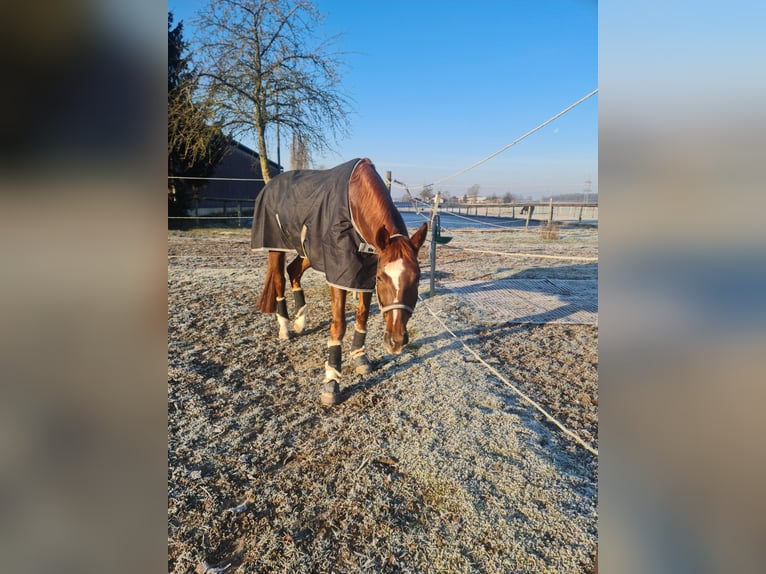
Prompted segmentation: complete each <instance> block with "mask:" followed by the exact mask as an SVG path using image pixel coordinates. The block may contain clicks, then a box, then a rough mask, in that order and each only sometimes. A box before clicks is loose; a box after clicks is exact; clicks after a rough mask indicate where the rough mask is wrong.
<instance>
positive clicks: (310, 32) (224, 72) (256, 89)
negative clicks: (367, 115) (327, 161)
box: [195, 0, 349, 180]
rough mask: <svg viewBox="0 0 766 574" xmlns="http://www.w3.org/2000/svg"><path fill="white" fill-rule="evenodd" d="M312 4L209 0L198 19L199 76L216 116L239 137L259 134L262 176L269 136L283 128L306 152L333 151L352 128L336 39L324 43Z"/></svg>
mask: <svg viewBox="0 0 766 574" xmlns="http://www.w3.org/2000/svg"><path fill="white" fill-rule="evenodd" d="M321 21H322V15H321V14H320V13H319V12H318V11H317V9H316V8H315V7H314V5H313V4H312V3H311V2H310V1H309V0H210V3H209V5H208V6H207V8H206V9H205V10H204V11H202V12H201V13H200V14H199V16H198V18H197V19H196V20H195V23H196V25H197V31H198V38H197V42H196V44H195V46H196V56H197V58H198V60H199V67H200V72H201V74H200V75H201V77H202V78H203V82H204V85H205V88H206V90H207V93H208V94H209V95H210V101H211V102H212V103H213V105H214V107H215V109H216V112H217V117H218V118H219V119H220V121H221V124H222V125H223V127H224V129H226V130H227V131H230V132H231V133H232V134H233V135H234V136H235V137H238V136H240V135H242V134H250V135H254V136H255V139H256V141H257V142H258V154H259V156H260V161H261V172H262V173H263V177H264V179H266V180H268V179H269V171H268V157H267V156H268V154H267V151H266V150H267V146H266V137H267V133H269V129H270V128H272V127H274V126H279V127H281V128H282V129H286V130H287V131H288V132H291V133H298V134H300V137H301V138H302V140H303V142H304V144H305V146H306V148H307V149H308V150H317V151H318V150H324V149H329V148H331V145H330V141H329V140H328V136H331V139H332V140H333V141H337V138H338V137H339V136H341V135H345V134H346V132H347V130H348V120H347V111H346V108H347V107H348V106H349V103H348V101H347V100H346V98H345V97H344V96H343V95H342V93H341V91H340V69H341V65H342V62H341V59H340V54H339V53H337V52H331V51H330V48H331V46H332V44H333V42H334V41H335V40H336V38H330V39H328V40H321V39H319V38H318V36H317V33H316V31H317V29H318V26H319V24H320V23H321Z"/></svg>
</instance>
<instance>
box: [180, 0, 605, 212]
mask: <svg viewBox="0 0 766 574" xmlns="http://www.w3.org/2000/svg"><path fill="white" fill-rule="evenodd" d="M314 3H315V5H316V6H317V8H318V9H319V10H320V12H322V13H323V14H324V15H325V17H326V19H325V22H324V30H325V31H326V34H327V35H334V34H338V33H340V34H342V37H341V38H340V39H339V40H338V42H337V43H336V44H335V46H336V48H337V50H338V51H342V52H346V53H347V55H346V62H347V69H346V71H345V73H344V80H343V85H344V88H345V91H346V93H347V95H348V96H349V98H350V99H351V100H352V102H353V111H352V113H351V114H350V123H351V134H350V136H349V137H347V138H345V139H343V140H342V141H339V142H338V143H337V144H336V145H335V146H334V148H335V150H336V151H335V152H334V153H328V154H325V155H324V156H321V157H314V158H313V159H314V164H315V167H331V166H333V165H336V164H338V163H341V162H343V161H345V160H347V159H351V158H353V157H360V156H366V157H369V158H370V159H372V160H373V162H374V163H375V165H376V167H377V168H378V171H379V172H380V173H381V174H382V173H383V172H384V171H385V170H391V171H392V173H393V177H394V179H399V180H401V181H403V182H405V183H407V184H408V185H411V186H413V188H417V187H420V186H422V185H424V184H427V183H431V182H434V181H437V180H440V179H442V178H444V177H446V176H448V175H450V174H452V173H454V172H456V171H459V170H460V169H462V168H464V167H467V166H469V165H471V164H473V163H474V162H476V161H478V160H480V159H482V158H484V157H486V156H487V155H489V154H491V153H493V152H495V151H497V150H498V149H500V148H502V147H503V146H505V145H507V144H508V143H510V142H511V141H513V140H515V139H516V138H518V137H519V136H521V135H522V134H524V133H526V132H527V131H529V130H530V129H532V128H534V127H536V126H537V125H538V124H540V123H542V122H543V121H545V120H547V119H548V118H550V117H551V116H553V115H555V114H557V113H558V112H560V111H561V110H563V109H564V108H566V107H567V106H568V105H570V104H572V103H574V102H575V101H577V100H579V99H580V98H581V97H583V96H585V95H586V94H588V93H590V92H591V91H593V90H594V89H596V88H597V87H598V73H597V69H598V53H597V49H598V47H597V40H598V5H597V2H595V1H586V0H547V1H545V2H540V1H533V0H516V1H506V0H493V1H476V2H465V1H462V2H453V1H450V0H435V1H426V0H420V1H413V0H409V1H402V0H362V1H357V2H347V1H339V0H334V1H333V0H315V2H314ZM205 5H206V2H205V1H204V0H193V1H189V0H186V1H182V0H170V2H169V3H168V8H169V9H170V10H172V11H173V14H174V16H175V21H176V22H177V21H179V20H183V21H184V24H185V26H184V34H185V38H186V39H187V40H188V39H190V38H191V37H192V35H193V32H194V31H193V27H192V25H191V20H192V19H193V17H194V14H195V13H196V12H197V10H199V9H201V8H203V7H204V6H205ZM243 143H245V144H248V145H253V144H254V142H248V141H246V140H245V141H243ZM269 144H270V145H269V148H270V153H272V154H273V155H274V157H275V156H276V144H275V142H273V141H272V142H269ZM281 155H282V163H283V164H285V165H289V156H288V155H287V145H285V142H283V143H282V149H281ZM586 180H590V181H591V182H592V184H591V189H592V190H593V191H594V192H595V191H597V190H598V95H596V96H594V97H592V98H590V99H589V100H587V101H586V102H584V103H583V104H581V105H579V106H578V107H576V108H575V109H573V110H572V111H570V112H568V113H567V114H566V115H564V116H563V117H561V118H559V119H558V120H556V121H555V122H553V123H551V124H549V125H548V126H546V127H545V128H543V129H542V130H540V131H539V132H537V133H535V134H533V135H531V136H530V137H529V138H527V139H525V140H524V141H522V142H520V143H519V144H517V145H515V146H513V147H511V148H510V149H509V150H507V151H505V152H504V153H502V154H501V155H499V156H497V157H496V158H494V159H492V160H490V161H488V162H487V163H485V164H483V165H481V166H480V167H478V168H476V169H474V170H471V171H469V172H467V173H466V174H463V175H461V176H459V177H456V178H454V179H451V180H449V181H446V182H444V183H443V184H440V185H438V186H437V187H436V189H441V190H445V191H447V192H449V193H450V194H452V195H462V194H464V193H465V192H466V190H467V189H468V187H470V186H471V185H473V184H478V185H479V186H480V195H491V194H497V195H499V196H502V195H504V194H505V193H507V192H510V193H514V194H516V195H520V196H532V197H534V198H537V197H540V196H543V195H548V194H557V193H569V192H581V191H582V190H583V188H584V187H585V181H586ZM399 195H400V190H397V189H395V190H394V196H395V197H399Z"/></svg>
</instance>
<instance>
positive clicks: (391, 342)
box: [383, 331, 410, 355]
mask: <svg viewBox="0 0 766 574" xmlns="http://www.w3.org/2000/svg"><path fill="white" fill-rule="evenodd" d="M409 342H410V337H409V335H407V331H404V333H403V334H402V335H401V336H399V337H396V336H392V335H391V334H390V333H383V346H384V347H385V348H386V351H387V352H389V353H391V354H392V355H398V354H400V353H401V352H402V351H403V350H404V348H405V347H406V346H407V344H408V343H409Z"/></svg>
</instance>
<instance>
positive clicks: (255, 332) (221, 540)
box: [168, 227, 598, 572]
mask: <svg viewBox="0 0 766 574" xmlns="http://www.w3.org/2000/svg"><path fill="white" fill-rule="evenodd" d="M453 235H454V239H453V241H452V242H451V243H450V244H449V245H448V246H439V247H438V249H437V259H438V265H437V272H436V287H437V289H436V294H435V296H434V297H428V296H427V295H428V284H429V281H428V279H429V269H428V261H427V255H428V249H429V245H428V243H427V244H426V245H425V246H424V248H423V250H422V252H421V267H422V268H423V279H422V281H421V287H420V291H421V295H422V296H423V300H422V301H421V302H420V303H419V304H418V307H417V309H416V311H415V315H414V316H413V318H412V319H411V321H410V340H411V344H410V346H409V348H408V349H407V350H406V351H405V352H404V353H403V354H401V355H399V356H390V355H386V354H385V352H384V350H383V347H382V321H381V318H380V316H379V314H377V313H376V310H377V305H376V304H374V305H373V311H372V313H371V319H370V324H369V335H368V338H367V348H368V356H369V358H370V359H371V360H372V362H373V363H374V366H375V369H374V371H373V372H372V374H370V375H367V376H364V377H362V376H359V375H354V374H352V372H351V371H350V369H347V368H344V377H345V379H344V381H343V384H342V387H343V393H344V401H343V403H341V404H340V405H338V406H336V407H331V408H328V407H322V406H321V405H320V404H319V400H318V397H319V387H320V383H321V380H322V376H323V372H324V369H323V365H324V360H325V354H326V341H327V334H328V328H329V311H330V306H329V298H328V289H327V285H326V283H325V282H324V278H323V276H322V275H320V274H318V273H316V272H312V271H309V272H307V274H306V275H305V278H304V289H305V291H306V299H307V301H308V302H309V305H310V307H311V310H310V319H309V328H308V330H307V332H306V333H304V334H303V335H301V336H299V337H296V338H294V339H293V340H291V341H288V342H285V341H280V340H278V339H277V337H276V331H277V330H276V321H275V319H274V317H273V316H267V315H261V314H259V313H257V312H256V311H255V300H256V298H257V296H258V294H259V292H260V289H261V286H262V281H263V275H264V270H265V258H266V257H265V254H263V253H259V252H252V251H251V250H250V248H249V237H248V233H247V231H245V230H228V231H226V230H195V231H185V232H184V231H173V232H169V233H168V571H169V572H194V571H197V572H205V571H209V572H214V571H215V572H265V571H276V572H331V571H334V572H425V571H427V572H588V571H590V569H591V567H592V562H593V557H594V555H595V552H596V545H597V524H596V523H597V479H598V460H597V457H596V456H594V455H593V454H591V453H590V452H588V451H587V450H585V449H584V448H583V447H582V446H580V445H578V444H577V443H576V442H574V441H573V440H572V439H571V438H569V437H567V436H566V435H564V434H563V433H562V432H561V431H560V430H559V429H558V428H556V427H555V426H553V425H552V424H551V423H549V422H548V421H547V420H546V419H545V417H544V416H543V415H542V414H540V413H539V412H538V411H537V410H535V409H534V408H532V407H531V406H530V405H529V404H528V403H527V402H526V401H524V400H523V399H521V398H520V397H519V395H518V394H517V393H516V392H515V391H514V389H513V388H511V387H510V386H509V385H508V384H507V383H510V384H512V385H514V386H515V387H516V388H518V389H519V390H521V391H522V392H524V393H526V394H527V395H529V396H530V397H531V398H533V399H534V400H536V401H537V402H539V403H540V404H541V405H542V406H543V407H544V408H545V409H546V410H547V411H548V412H549V413H550V414H552V415H553V416H554V417H555V418H556V419H557V420H559V421H560V422H561V423H562V424H564V425H565V426H566V427H568V428H569V429H570V430H572V431H573V432H574V433H576V434H577V435H578V436H579V437H580V438H581V439H582V440H583V441H584V442H585V443H587V444H589V445H591V446H592V447H593V448H598V378H597V367H598V349H597V344H598V327H597V326H596V325H577V324H542V325H535V324H511V323H505V324H504V323H496V322H494V321H493V320H492V317H491V316H487V315H486V314H484V313H482V312H481V310H477V309H476V308H473V307H471V306H470V305H468V304H467V303H466V302H465V301H464V300H462V299H461V298H460V297H459V296H458V295H456V294H454V293H452V292H450V291H448V290H447V289H445V288H444V287H443V285H444V284H446V283H447V282H448V281H451V280H459V279H461V280H476V281H481V280H486V279H487V278H493V279H496V278H504V277H512V278H530V279H538V278H556V279H591V280H592V279H596V278H597V265H596V263H588V262H574V263H573V261H571V260H566V259H561V260H556V259H549V258H542V257H541V258H539V259H538V258H535V257H508V256H503V255H498V254H490V253H483V254H480V253H476V252H469V251H464V250H463V249H464V248H466V247H469V248H477V246H480V247H481V248H482V249H484V250H486V251H497V252H514V253H525V254H527V255H529V254H533V255H534V254H540V255H561V256H576V257H597V256H598V236H597V231H596V230H594V229H589V228H579V227H574V228H571V229H562V230H561V234H560V238H559V239H558V240H549V239H542V238H541V237H540V235H539V234H538V233H537V232H536V231H533V230H530V231H471V230H466V231H460V232H455V233H453ZM290 307H291V310H292V302H290ZM353 310H354V301H353V298H349V302H348V307H347V317H348V319H349V324H350V325H353ZM442 323H443V324H442ZM444 325H446V326H448V327H449V329H451V330H452V331H453V332H454V333H455V335H456V336H457V338H455V337H453V335H452V334H450V333H449V332H448V331H447V330H445V328H444ZM350 338H351V337H350V334H349V335H347V337H346V339H347V341H346V342H345V344H344V349H345V350H346V351H347V350H348V348H349V346H350ZM464 345H467V346H468V347H470V348H471V349H473V350H474V351H475V352H476V353H477V354H478V355H479V356H480V357H482V358H483V359H484V360H485V361H486V362H487V363H488V364H490V365H491V366H492V367H493V368H494V369H496V370H497V371H498V372H499V373H500V374H501V375H502V377H503V378H504V379H505V381H503V380H501V379H500V378H499V377H498V376H496V375H495V374H493V373H492V372H491V371H490V370H489V369H487V367H486V366H485V365H484V364H482V363H481V362H479V361H478V360H477V359H476V357H475V355H474V354H473V353H471V352H469V351H468V350H467V349H466V347H465V346H464ZM347 355H348V353H346V356H347Z"/></svg>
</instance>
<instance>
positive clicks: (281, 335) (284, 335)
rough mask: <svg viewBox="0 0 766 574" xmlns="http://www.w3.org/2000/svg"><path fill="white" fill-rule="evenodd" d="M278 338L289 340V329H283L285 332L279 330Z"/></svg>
mask: <svg viewBox="0 0 766 574" xmlns="http://www.w3.org/2000/svg"><path fill="white" fill-rule="evenodd" d="M279 339H280V340H281V341H289V340H290V339H291V337H290V331H285V332H282V331H280V332H279Z"/></svg>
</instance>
